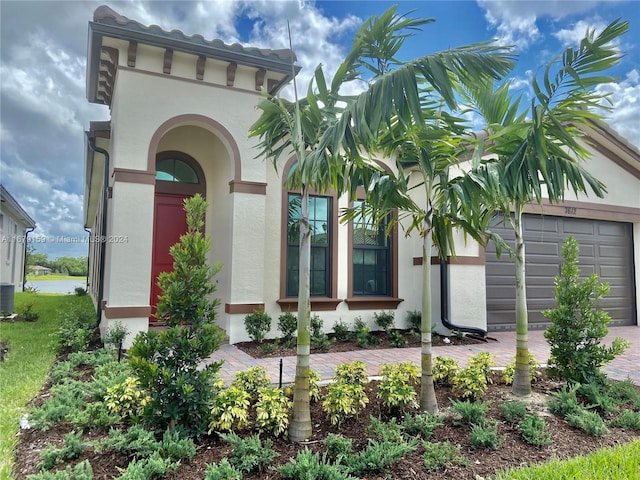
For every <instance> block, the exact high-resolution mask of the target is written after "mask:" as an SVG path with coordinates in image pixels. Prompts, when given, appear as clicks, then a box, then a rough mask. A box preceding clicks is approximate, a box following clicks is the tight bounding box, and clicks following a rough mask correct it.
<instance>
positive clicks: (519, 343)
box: [511, 205, 531, 396]
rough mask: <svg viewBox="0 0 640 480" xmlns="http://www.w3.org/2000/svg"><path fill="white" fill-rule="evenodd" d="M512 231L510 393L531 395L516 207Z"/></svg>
mask: <svg viewBox="0 0 640 480" xmlns="http://www.w3.org/2000/svg"><path fill="white" fill-rule="evenodd" d="M514 227H515V228H514V231H515V234H516V245H515V247H516V371H515V374H514V376H513V386H512V388H511V391H512V392H513V394H514V395H518V396H526V395H530V394H531V377H530V376H529V334H528V331H529V320H528V318H527V284H526V279H525V255H524V238H523V236H522V208H519V206H518V205H516V211H515V224H514Z"/></svg>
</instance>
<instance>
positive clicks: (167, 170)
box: [156, 158, 200, 184]
mask: <svg viewBox="0 0 640 480" xmlns="http://www.w3.org/2000/svg"><path fill="white" fill-rule="evenodd" d="M156 180H162V181H164V182H181V183H194V184H197V183H200V180H199V179H198V174H197V173H196V172H195V170H194V169H193V168H191V166H190V165H189V164H188V163H187V162H185V161H183V160H178V159H175V158H165V159H163V160H159V161H157V162H156Z"/></svg>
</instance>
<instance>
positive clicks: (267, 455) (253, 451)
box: [219, 432, 278, 473]
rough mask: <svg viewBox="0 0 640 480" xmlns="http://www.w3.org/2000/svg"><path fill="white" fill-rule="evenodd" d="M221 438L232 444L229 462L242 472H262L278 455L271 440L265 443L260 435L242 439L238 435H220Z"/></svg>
mask: <svg viewBox="0 0 640 480" xmlns="http://www.w3.org/2000/svg"><path fill="white" fill-rule="evenodd" d="M219 435H220V437H221V438H222V439H223V440H224V441H225V442H227V443H230V444H231V447H232V449H231V453H230V454H229V462H230V463H231V465H233V466H234V467H235V468H237V469H238V470H240V471H241V472H247V473H249V472H254V471H260V472H262V471H263V470H264V468H265V467H267V466H268V465H269V464H270V463H271V462H272V461H273V459H274V458H276V457H277V456H278V454H277V453H276V452H275V451H274V450H273V448H272V445H273V444H272V443H271V440H269V439H266V440H265V441H264V443H263V442H262V440H260V437H259V436H258V435H252V436H250V437H247V438H240V437H239V436H238V435H237V434H235V433H233V432H231V433H220V434H219Z"/></svg>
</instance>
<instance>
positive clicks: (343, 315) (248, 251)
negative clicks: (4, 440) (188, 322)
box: [85, 6, 640, 343]
mask: <svg viewBox="0 0 640 480" xmlns="http://www.w3.org/2000/svg"><path fill="white" fill-rule="evenodd" d="M294 60H295V57H294V55H293V53H292V52H291V51H289V50H275V51H274V50H265V49H256V48H248V47H243V46H241V45H238V44H234V45H226V44H224V43H222V42H221V41H219V40H213V41H207V40H204V39H203V38H202V37H200V36H197V35H196V36H191V37H189V36H186V35H184V34H183V33H182V32H179V31H175V30H174V31H172V32H167V31H163V30H161V29H160V28H159V27H157V26H151V27H147V26H144V25H141V24H140V23H138V22H135V21H132V20H129V19H127V18H124V17H122V16H120V15H118V14H117V13H115V12H114V11H113V10H111V9H109V8H108V7H105V6H103V7H100V8H98V9H97V10H96V11H95V13H94V20H93V21H92V22H90V23H89V45H88V60H87V97H88V99H89V101H90V102H93V103H100V104H105V105H107V106H109V109H110V112H111V119H110V121H108V122H93V123H91V126H90V129H89V131H88V132H86V136H87V158H86V179H85V182H86V183H85V223H86V227H88V228H90V229H91V231H92V236H91V238H92V240H93V241H92V242H90V249H89V259H90V261H89V263H90V269H89V292H90V294H91V296H92V298H93V299H94V302H95V304H96V306H97V307H98V314H99V316H100V320H101V328H102V329H103V331H104V330H105V329H106V328H108V326H109V325H110V324H111V323H113V322H115V321H121V322H124V323H125V324H126V326H127V328H128V329H129V331H130V332H131V335H130V337H129V341H130V340H131V338H132V337H133V335H135V333H136V332H138V331H141V330H146V329H147V328H148V324H149V321H150V320H153V310H154V306H155V303H156V301H157V295H158V294H159V292H158V289H157V287H156V278H157V275H158V273H159V272H161V271H164V270H167V269H170V268H171V257H170V256H169V253H168V252H169V247H170V246H171V245H172V244H174V243H175V242H176V241H177V240H178V238H179V236H180V234H181V233H183V232H184V229H185V219H184V213H183V211H182V202H183V199H184V198H185V197H187V196H189V195H193V194H195V193H198V192H199V193H202V194H203V195H204V196H205V197H206V199H207V201H208V202H209V204H210V207H209V211H208V213H207V217H206V232H207V233H208V234H210V235H211V239H212V241H211V250H210V254H209V260H210V261H211V262H212V263H213V262H216V261H220V262H222V264H223V269H222V271H221V272H220V273H219V274H218V275H217V276H216V279H215V281H216V284H217V292H216V295H217V296H218V297H219V298H220V299H221V303H222V307H221V308H220V311H219V316H218V322H219V324H220V326H221V327H222V328H224V329H225V331H226V332H227V334H228V336H229V340H230V342H232V343H235V342H238V341H243V340H247V339H248V337H247V335H246V332H245V330H244V322H243V321H244V317H245V315H246V314H248V313H250V312H252V311H253V310H255V309H259V308H264V309H265V310H266V311H267V312H268V313H269V314H270V315H271V316H272V318H273V319H274V321H273V323H272V334H273V335H276V334H277V331H276V327H275V326H276V325H277V317H278V316H279V315H280V314H281V313H282V312H286V311H294V312H295V310H296V309H297V298H296V297H297V282H298V279H297V274H298V264H297V258H298V257H297V249H298V238H297V235H298V234H297V231H298V230H297V215H298V211H299V196H298V194H297V192H288V191H287V190H286V189H284V188H283V179H284V178H286V177H287V173H288V171H289V169H290V168H291V167H292V165H293V164H294V159H293V158H290V159H289V160H288V161H286V162H283V164H282V165H280V168H279V169H278V173H276V172H275V171H274V169H273V167H272V166H271V164H270V162H269V161H267V160H265V159H259V158H255V156H256V153H257V150H256V149H255V144H256V140H255V139H248V137H247V132H248V130H249V127H250V125H251V124H252V123H253V122H254V121H255V120H256V119H257V118H258V114H259V113H258V111H257V110H256V108H255V106H256V104H257V102H258V101H259V99H260V90H261V89H262V88H265V89H267V90H269V91H270V92H277V91H278V90H279V89H280V88H281V87H282V86H284V85H286V84H287V83H288V82H290V81H291V79H292V73H291V72H292V68H291V64H292V62H293V61H294ZM296 71H297V70H296ZM587 133H588V136H589V139H590V140H591V141H593V142H594V152H595V156H594V158H593V159H592V160H591V161H590V163H589V168H590V169H591V170H592V172H593V173H594V174H596V176H598V177H599V178H601V179H602V180H603V181H604V182H605V183H606V184H607V185H609V190H610V194H609V195H608V196H607V198H605V199H603V200H599V199H592V198H589V199H587V198H583V197H580V199H579V200H576V201H568V202H566V204H563V205H561V206H545V207H544V216H540V215H538V213H537V212H536V211H533V210H535V209H533V207H532V209H533V210H532V212H531V215H530V216H529V217H528V220H527V225H528V226H529V230H530V231H531V233H528V234H527V235H529V236H530V240H531V242H529V243H528V245H527V249H528V250H527V253H528V259H529V260H530V261H532V260H535V264H536V265H538V264H541V265H544V264H545V262H546V263H549V264H550V265H551V266H550V267H549V268H547V269H546V270H543V271H542V270H540V269H537V267H535V268H533V272H534V275H535V276H538V277H540V276H542V277H543V278H542V279H541V281H542V283H544V285H545V286H544V288H543V289H542V290H539V291H540V292H542V291H543V290H544V289H546V290H544V291H545V292H546V293H544V295H545V296H546V297H547V298H546V302H547V303H545V305H544V307H543V308H547V307H550V306H552V304H551V303H549V302H553V299H552V296H553V295H552V289H553V276H554V275H555V274H556V273H558V265H559V263H560V259H559V257H558V250H557V239H556V237H557V238H560V237H562V236H563V235H564V234H565V233H568V232H573V233H579V234H581V235H580V236H578V240H579V241H581V242H584V241H585V240H586V241H591V242H592V244H590V245H589V246H585V247H583V250H584V251H585V252H586V251H587V250H589V251H593V252H594V254H593V258H594V260H593V263H594V265H595V267H594V268H595V269H596V271H597V272H598V273H600V274H601V275H602V277H603V278H604V279H607V280H609V281H613V279H615V281H619V282H620V283H621V287H620V288H618V287H615V288H612V295H611V296H612V297H615V298H616V299H617V300H616V301H617V302H618V304H620V305H621V306H622V307H623V308H622V307H621V308H620V309H618V308H617V307H615V308H614V311H612V313H614V314H615V315H617V316H616V317H615V318H616V322H621V323H625V324H636V323H637V308H636V305H638V289H637V287H636V285H638V283H639V282H638V277H639V273H638V272H639V270H638V268H639V267H640V194H639V193H638V192H640V152H639V151H638V149H636V148H635V147H633V146H631V145H630V144H628V143H627V142H625V141H624V140H622V139H621V138H620V137H618V136H617V135H616V134H615V133H614V132H612V131H611V130H610V129H609V128H608V127H606V126H603V125H594V126H593V129H592V130H590V131H589V132H587ZM388 163H389V168H394V167H393V165H391V164H392V162H388ZM348 204H349V203H348V201H347V199H345V198H337V197H336V195H332V194H327V195H314V196H312V198H311V209H310V211H311V212H312V213H311V219H310V220H311V227H312V232H313V234H312V257H313V261H312V262H313V265H312V279H311V283H312V292H311V293H312V299H311V301H312V310H313V311H314V312H317V313H318V314H319V315H320V316H321V317H322V319H323V320H324V325H325V328H326V329H327V330H330V329H331V327H332V326H333V324H334V323H335V322H337V321H340V320H342V321H344V322H346V323H352V322H353V320H354V318H355V317H362V318H363V319H364V320H366V321H367V322H369V323H370V324H372V323H373V313H374V312H379V311H381V310H393V311H395V312H396V325H398V326H405V325H406V312H407V311H409V310H419V309H420V304H421V268H420V264H421V262H422V259H421V252H422V246H421V245H422V244H421V241H420V238H418V236H415V237H411V238H405V237H404V236H403V235H402V232H397V231H395V232H393V233H392V235H391V236H390V237H389V238H385V237H384V235H380V234H379V232H373V231H371V230H367V229H365V228H360V227H359V226H356V227H355V228H354V226H353V225H351V224H341V223H340V222H339V221H338V213H339V211H340V209H341V208H343V207H346V206H347V205H348ZM541 223H542V224H543V225H542V228H543V229H546V230H553V231H554V232H557V233H556V234H554V235H556V237H554V236H552V235H551V233H548V232H546V230H545V233H544V234H543V235H541V238H542V240H543V243H542V247H541V248H538V247H536V246H535V245H536V243H535V242H537V241H538V240H537V239H536V238H534V237H533V235H534V234H533V232H534V231H536V232H540V225H539V224H541ZM594 231H595V234H592V233H589V232H594ZM617 232H620V233H617ZM614 233H615V234H614ZM614 238H615V240H614ZM549 241H551V242H552V243H551V246H550V247H549V249H547V242H549ZM459 243H460V245H459V246H458V248H457V251H456V253H457V254H458V256H457V258H456V259H455V260H452V262H451V265H450V272H449V284H450V288H449V293H450V298H451V299H452V301H451V308H450V320H451V321H452V322H453V323H455V324H458V325H464V326H472V327H479V328H482V329H487V328H488V329H497V328H513V326H514V322H515V319H514V317H513V315H511V317H510V318H508V317H507V316H505V314H503V313H501V312H504V310H505V309H506V308H507V307H506V306H505V304H504V302H503V300H504V298H502V297H504V295H502V297H501V294H502V293H504V292H506V295H507V296H509V295H511V296H512V297H513V294H512V293H509V288H512V287H508V286H507V287H503V286H499V285H502V283H503V282H507V283H508V282H509V281H511V282H512V283H513V280H509V278H513V274H511V277H509V273H508V272H509V271H511V272H513V268H512V267H511V266H508V267H505V266H503V265H502V263H498V262H496V261H495V260H494V255H492V254H491V252H487V253H486V254H485V251H484V249H482V248H480V247H479V246H478V245H477V244H475V243H472V242H469V243H464V242H463V241H462V239H461V240H460V242H459ZM634 247H635V250H634ZM537 250H540V251H539V253H536V251H537ZM634 251H635V252H636V253H635V257H634V253H633V252H634ZM612 258H616V260H612ZM432 261H434V262H436V263H437V260H436V259H433V260H432ZM504 261H505V260H504V259H503V260H502V261H501V262H504ZM613 264H615V265H617V266H615V268H612V265H613ZM634 265H635V266H634ZM636 266H638V267H636ZM505 268H506V269H505ZM509 269H511V270H509ZM438 279H439V271H438V269H434V280H435V281H436V282H438ZM618 279H619V280H618ZM533 289H534V290H536V291H538V287H536V286H535V285H534V286H533ZM550 289H551V296H550V297H549V290H550ZM530 295H532V292H531V289H530ZM532 297H534V298H535V295H532ZM531 305H533V306H536V308H539V307H537V305H538V304H537V303H536V301H535V300H533V299H532V303H531ZM625 308H626V309H625ZM433 309H434V318H440V302H439V301H438V297H437V295H434V305H433ZM535 321H536V320H535V319H534V322H535Z"/></svg>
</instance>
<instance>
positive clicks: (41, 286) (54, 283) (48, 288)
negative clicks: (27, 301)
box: [27, 277, 87, 293]
mask: <svg viewBox="0 0 640 480" xmlns="http://www.w3.org/2000/svg"><path fill="white" fill-rule="evenodd" d="M27 287H34V288H36V289H37V290H38V293H75V288H76V287H82V288H87V280H86V279H85V278H83V277H81V278H78V279H77V280H28V281H27Z"/></svg>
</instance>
